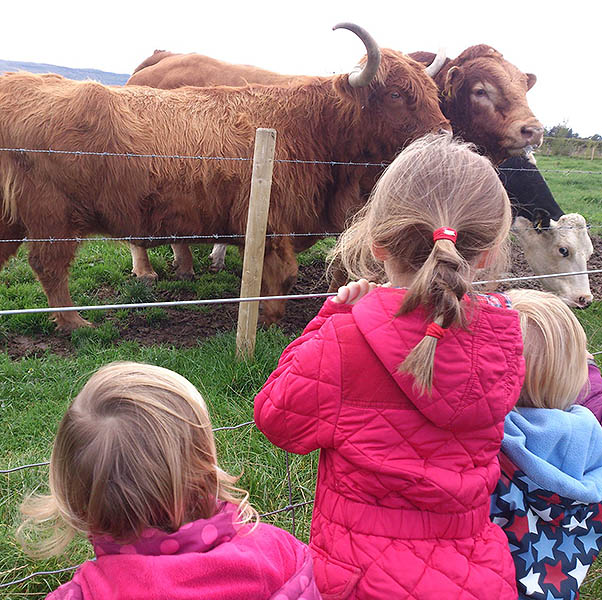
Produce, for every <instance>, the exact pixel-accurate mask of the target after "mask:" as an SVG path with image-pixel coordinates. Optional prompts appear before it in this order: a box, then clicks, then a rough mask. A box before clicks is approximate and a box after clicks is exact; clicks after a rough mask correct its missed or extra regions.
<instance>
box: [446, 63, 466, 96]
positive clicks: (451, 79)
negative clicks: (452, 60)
mask: <svg viewBox="0 0 602 600" xmlns="http://www.w3.org/2000/svg"><path fill="white" fill-rule="evenodd" d="M462 81H464V71H463V70H462V69H461V68H460V67H451V68H450V69H449V70H448V71H447V74H446V75H445V85H444V86H443V95H444V96H445V97H447V98H451V97H452V96H453V95H454V91H455V90H457V89H458V87H459V86H460V84H461V83H462Z"/></svg>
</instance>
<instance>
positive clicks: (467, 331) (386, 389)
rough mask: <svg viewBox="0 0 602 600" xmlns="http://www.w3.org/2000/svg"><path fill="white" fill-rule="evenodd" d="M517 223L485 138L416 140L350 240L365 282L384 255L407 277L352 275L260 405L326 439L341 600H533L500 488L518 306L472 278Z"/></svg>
mask: <svg viewBox="0 0 602 600" xmlns="http://www.w3.org/2000/svg"><path fill="white" fill-rule="evenodd" d="M510 219H511V216H510V203H509V201H508V197H507V195H506V192H505V191H504V188H503V187H502V184H501V182H500V180H499V178H498V177H497V174H496V172H495V170H494V169H493V167H492V166H491V163H489V161H488V160H487V159H485V158H483V157H482V156H479V155H478V154H476V153H475V152H473V151H472V148H471V147H470V146H467V145H466V144H462V143H460V142H457V141H454V140H453V139H452V138H451V137H449V136H427V137H426V138H424V139H421V140H418V141H417V142H414V143H412V144H411V145H409V146H408V147H407V148H406V149H405V150H404V151H403V152H402V153H401V154H400V155H399V156H398V157H397V158H396V159H395V161H394V162H393V163H392V164H391V165H390V166H389V167H388V169H387V170H386V171H385V173H384V175H383V176H382V178H381V179H380V180H379V182H378V184H377V186H376V188H375V190H374V192H373V194H372V197H371V199H370V201H369V203H368V204H367V205H366V207H365V209H363V210H362V211H360V214H359V215H358V217H357V218H356V220H355V221H354V223H353V225H352V226H351V227H350V228H349V229H348V230H347V231H346V232H344V233H343V235H342V236H341V238H340V239H339V244H338V249H339V256H340V257H341V258H342V263H343V265H344V266H345V267H346V268H347V270H348V271H349V272H350V273H352V276H353V277H357V276H366V275H367V276H370V277H371V278H372V279H373V280H376V281H378V280H379V279H380V280H382V278H383V277H382V276H383V273H382V269H383V265H384V271H385V274H386V276H387V278H388V279H389V281H390V282H391V284H392V286H391V287H384V286H383V287H376V286H374V285H373V284H369V283H368V281H367V280H366V279H363V280H362V279H360V281H356V282H353V283H350V284H349V285H346V286H343V287H342V288H341V289H340V290H339V292H338V294H337V296H336V297H335V299H334V300H332V299H328V300H327V301H326V302H325V303H324V306H323V307H322V309H321V310H320V312H319V313H318V315H317V316H316V317H315V318H314V319H313V320H312V321H311V322H310V323H309V325H308V326H307V327H306V328H305V331H304V332H303V334H302V335H301V337H300V338H298V339H297V340H295V341H293V342H292V344H290V345H289V346H288V348H286V350H285V351H284V353H283V354H282V356H281V358H280V361H279V363H278V367H277V368H276V370H275V371H274V373H272V375H271V376H270V378H269V379H268V381H267V382H266V384H265V386H264V387H263V389H262V390H261V392H260V393H259V394H258V395H257V397H256V398H255V422H256V423H257V426H258V427H259V428H260V429H261V430H262V431H263V432H264V433H265V435H266V436H267V437H268V438H269V439H270V440H271V441H272V442H273V443H274V444H276V445H277V446H280V447H281V448H284V449H286V450H289V451H291V452H297V453H300V454H306V453H308V452H311V451H312V450H316V449H320V461H319V466H318V480H317V484H316V497H315V504H314V513H313V518H312V526H311V541H310V547H311V550H312V552H313V556H314V569H315V573H316V581H317V583H318V587H319V589H320V591H321V592H322V594H323V597H324V598H331V599H333V600H334V599H343V598H349V599H351V598H354V599H358V600H360V599H361V600H391V599H393V598H395V599H396V600H398V599H412V600H443V599H454V600H477V599H478V600H480V599H484V598H491V599H493V598H495V599H496V600H515V599H516V596H517V592H516V583H515V579H514V565H513V563H512V557H511V555H510V551H509V549H508V542H507V539H506V537H505V535H504V532H503V531H502V530H501V529H500V528H499V527H498V526H497V525H494V524H493V523H491V521H490V520H489V497H490V495H491V492H492V491H493V490H494V488H495V486H496V484H497V481H498V479H499V473H500V467H499V462H498V453H499V450H500V445H501V442H502V435H503V426H504V417H505V416H506V414H507V413H508V411H510V409H511V408H512V407H513V406H514V403H515V402H516V399H517V398H518V395H519V392H520V389H521V384H522V379H523V371H524V363H523V358H522V337H521V330H520V325H519V319H518V315H517V313H516V312H515V311H513V310H509V301H508V299H507V298H506V297H505V296H504V295H502V294H497V295H486V294H478V293H476V292H475V291H474V289H473V286H472V283H471V282H472V279H473V277H474V275H475V271H476V269H478V268H480V267H483V266H492V265H494V264H495V263H496V262H498V259H499V258H500V257H503V255H504V252H503V251H502V248H503V246H504V243H505V241H506V239H507V236H508V231H509V228H510ZM374 268H376V269H378V270H379V271H378V272H376V273H373V272H371V271H372V269H374Z"/></svg>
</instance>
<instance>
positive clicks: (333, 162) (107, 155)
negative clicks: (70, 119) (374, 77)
mask: <svg viewBox="0 0 602 600" xmlns="http://www.w3.org/2000/svg"><path fill="white" fill-rule="evenodd" d="M0 152H22V153H25V152H28V153H33V154H62V155H73V156H98V157H105V158H127V159H131V158H161V159H171V160H197V161H199V160H213V161H234V162H251V161H252V160H253V158H252V157H249V156H210V155H204V154H154V153H136V152H105V151H94V150H55V149H53V148H0ZM274 162H275V163H289V164H302V165H330V166H349V167H380V168H386V167H387V166H388V165H389V164H391V163H390V162H389V161H381V162H354V161H346V160H318V159H304V158H278V159H274ZM498 170H500V171H527V172H529V173H532V172H533V169H521V168H513V167H499V168H498ZM538 170H539V171H540V172H542V173H564V174H567V175H568V174H571V173H577V174H579V175H602V171H587V170H582V169H538Z"/></svg>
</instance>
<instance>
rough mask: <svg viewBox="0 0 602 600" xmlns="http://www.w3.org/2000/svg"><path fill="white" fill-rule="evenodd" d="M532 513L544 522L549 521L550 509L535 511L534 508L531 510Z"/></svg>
mask: <svg viewBox="0 0 602 600" xmlns="http://www.w3.org/2000/svg"><path fill="white" fill-rule="evenodd" d="M531 510H532V511H533V512H534V513H537V514H538V515H539V516H540V517H541V518H542V519H543V520H544V521H551V520H552V518H551V517H550V513H551V512H552V509H551V508H546V509H545V510H537V509H536V508H531ZM529 531H531V527H529Z"/></svg>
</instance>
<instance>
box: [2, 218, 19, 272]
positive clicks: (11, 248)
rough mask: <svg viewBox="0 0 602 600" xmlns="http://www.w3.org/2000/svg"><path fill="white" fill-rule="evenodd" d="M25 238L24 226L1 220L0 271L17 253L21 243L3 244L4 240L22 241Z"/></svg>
mask: <svg viewBox="0 0 602 600" xmlns="http://www.w3.org/2000/svg"><path fill="white" fill-rule="evenodd" d="M24 237H25V229H24V228H23V226H22V225H15V224H8V223H6V222H5V221H4V220H3V219H0V269H1V268H2V267H3V266H4V265H5V263H6V261H7V260H8V259H9V258H10V257H11V256H12V255H13V254H15V253H16V252H17V250H18V249H19V246H20V245H21V242H3V241H2V240H20V239H23V238H24Z"/></svg>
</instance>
